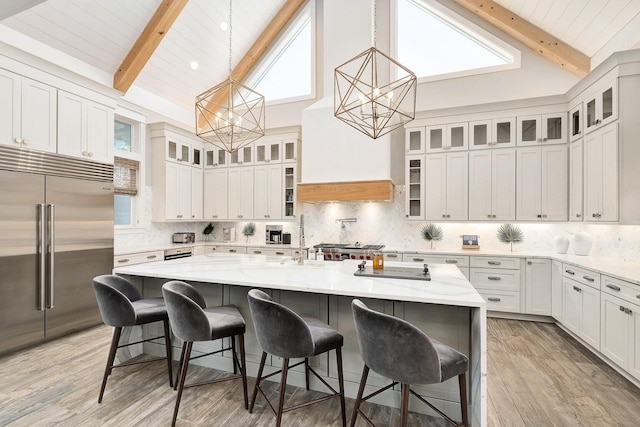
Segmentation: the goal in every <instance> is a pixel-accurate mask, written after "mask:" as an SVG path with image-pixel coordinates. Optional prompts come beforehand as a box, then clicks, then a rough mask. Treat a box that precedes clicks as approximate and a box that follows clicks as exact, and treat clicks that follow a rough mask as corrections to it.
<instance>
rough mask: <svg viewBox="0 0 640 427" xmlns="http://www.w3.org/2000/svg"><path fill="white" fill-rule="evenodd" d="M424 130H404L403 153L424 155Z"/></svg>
mask: <svg viewBox="0 0 640 427" xmlns="http://www.w3.org/2000/svg"><path fill="white" fill-rule="evenodd" d="M424 140H425V134H424V128H422V127H421V128H411V129H406V130H405V134H404V145H405V150H404V151H405V153H415V154H420V153H424Z"/></svg>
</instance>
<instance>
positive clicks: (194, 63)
mask: <svg viewBox="0 0 640 427" xmlns="http://www.w3.org/2000/svg"><path fill="white" fill-rule="evenodd" d="M189 66H190V67H191V69H192V70H197V69H198V63H197V62H196V61H191V64H189Z"/></svg>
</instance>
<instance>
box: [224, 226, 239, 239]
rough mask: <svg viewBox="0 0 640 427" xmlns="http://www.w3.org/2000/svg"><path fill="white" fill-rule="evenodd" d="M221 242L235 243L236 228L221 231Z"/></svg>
mask: <svg viewBox="0 0 640 427" xmlns="http://www.w3.org/2000/svg"><path fill="white" fill-rule="evenodd" d="M222 241H223V242H235V241H236V228H235V227H229V228H223V229H222Z"/></svg>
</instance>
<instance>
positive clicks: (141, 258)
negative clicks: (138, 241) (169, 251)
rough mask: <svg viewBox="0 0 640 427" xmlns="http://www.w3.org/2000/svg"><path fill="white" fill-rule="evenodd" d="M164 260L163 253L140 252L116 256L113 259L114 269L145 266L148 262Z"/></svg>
mask: <svg viewBox="0 0 640 427" xmlns="http://www.w3.org/2000/svg"><path fill="white" fill-rule="evenodd" d="M162 260H164V252H163V251H150V252H138V253H132V254H122V255H115V256H114V257H113V266H114V267H123V266H125V265H134V264H144V263H147V262H154V261H162Z"/></svg>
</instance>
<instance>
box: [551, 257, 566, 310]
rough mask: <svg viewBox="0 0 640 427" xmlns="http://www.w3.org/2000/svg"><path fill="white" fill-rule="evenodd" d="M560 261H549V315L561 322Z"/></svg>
mask: <svg viewBox="0 0 640 427" xmlns="http://www.w3.org/2000/svg"><path fill="white" fill-rule="evenodd" d="M562 294H563V291H562V263H561V262H560V261H557V260H553V261H552V262H551V316H552V317H553V318H554V319H556V320H557V321H558V322H562Z"/></svg>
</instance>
